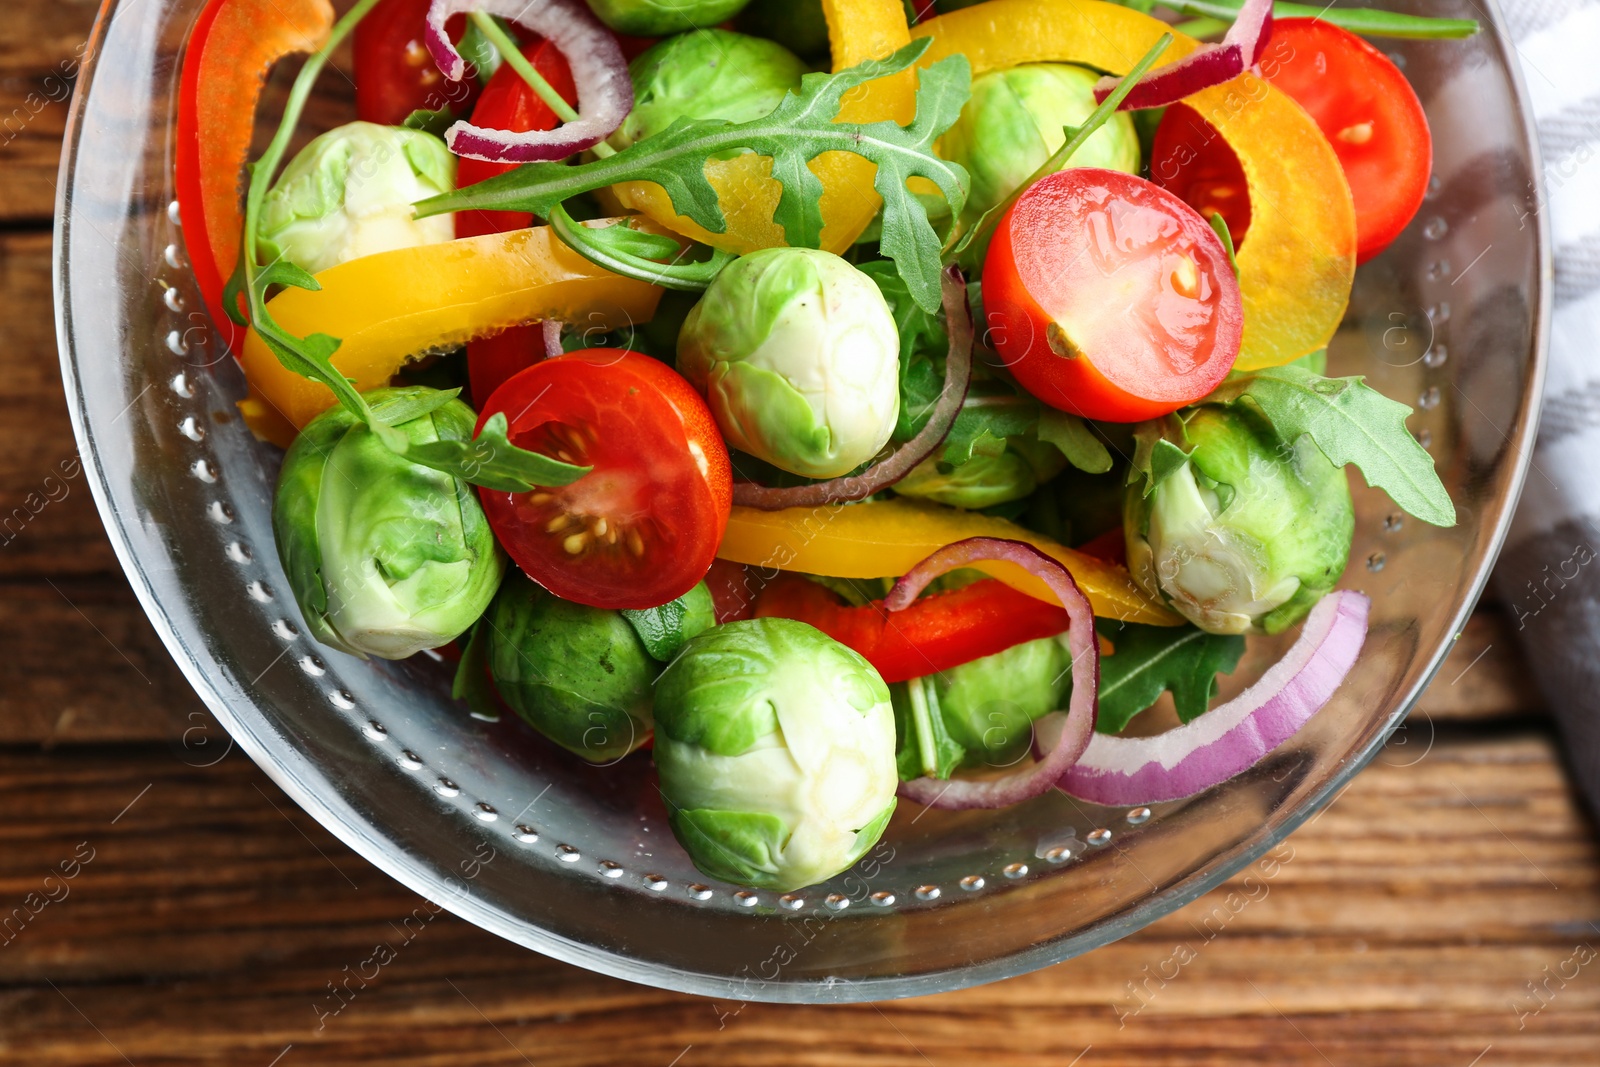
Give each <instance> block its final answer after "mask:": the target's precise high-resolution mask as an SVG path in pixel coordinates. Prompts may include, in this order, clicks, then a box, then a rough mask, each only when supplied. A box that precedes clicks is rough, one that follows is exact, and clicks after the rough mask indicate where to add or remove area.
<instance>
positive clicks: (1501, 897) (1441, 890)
mask: <svg viewBox="0 0 1600 1067" xmlns="http://www.w3.org/2000/svg"><path fill="white" fill-rule="evenodd" d="M1414 758H1415V752H1414V751H1413V752H1411V753H1406V752H1405V751H1404V750H1403V749H1399V750H1393V751H1391V752H1390V753H1388V754H1386V755H1385V757H1384V759H1382V760H1380V761H1379V762H1378V763H1375V764H1374V765H1373V766H1372V767H1371V768H1370V769H1369V770H1367V771H1365V772H1363V773H1362V774H1361V775H1360V776H1358V777H1357V779H1356V780H1355V782H1354V784H1353V785H1352V786H1351V788H1350V789H1349V791H1348V792H1347V793H1345V794H1344V795H1343V796H1342V797H1341V798H1340V799H1339V800H1338V801H1337V802H1336V803H1335V804H1334V805H1333V806H1332V807H1331V808H1329V809H1328V810H1327V812H1326V814H1324V815H1323V816H1321V817H1320V818H1318V819H1316V820H1315V821H1313V822H1311V823H1310V824H1308V825H1307V826H1305V827H1304V828H1302V829H1301V830H1300V831H1299V832H1298V833H1296V834H1295V835H1294V836H1293V837H1292V838H1290V839H1289V841H1288V842H1286V843H1285V844H1284V845H1282V846H1280V848H1279V849H1278V850H1276V853H1275V855H1276V858H1277V861H1276V862H1275V863H1272V864H1270V865H1269V864H1258V865H1257V866H1256V867H1255V868H1253V869H1251V870H1250V871H1248V872H1246V873H1245V874H1243V875H1241V876H1239V877H1236V878H1235V879H1233V880H1232V881H1231V882H1230V883H1229V885H1228V886H1226V887H1224V888H1223V889H1221V890H1218V891H1217V892H1215V893H1212V894H1210V895H1208V896H1207V897H1206V898H1204V899H1202V900H1200V901H1197V902H1196V903H1194V904H1192V905H1190V906H1189V907H1187V908H1185V909H1183V910H1181V911H1180V912H1178V913H1176V914H1175V915H1173V916H1171V917H1169V918H1167V919H1165V920H1162V921H1161V922H1159V923H1157V924H1155V925H1154V926H1152V927H1149V928H1148V929H1146V930H1145V931H1142V932H1141V933H1139V934H1137V935H1135V936H1133V937H1130V938H1128V939H1126V940H1124V941H1122V942H1119V943H1117V944H1115V945H1112V946H1109V947H1107V948H1104V949H1101V950H1099V951H1096V952H1094V953H1091V954H1089V955H1087V956H1084V957H1081V958H1079V959H1077V960H1074V961H1071V962H1069V963H1066V964H1063V965H1061V966H1059V967H1056V968H1052V969H1050V970H1047V971H1044V972H1040V973H1036V974H1033V975H1028V976H1024V977H1021V978H1017V979H1013V980H1011V981H1007V982H1001V983H997V984H994V985H991V986H987V987H984V988H981V989H976V990H968V991H964V992H960V993H952V994H946V995H942V996H937V997H931V998H925V999H920V1000H915V1001H904V1002H896V1003H885V1004H881V1005H876V1006H858V1007H851V1008H827V1009H825V1008H806V1007H790V1006H772V1005H756V1004H752V1005H747V1006H743V1007H740V1006H739V1005H737V1004H733V1003H713V1002H711V1001H707V1000H703V999H698V998H693V997H686V996H680V995H676V994H671V993H664V992H661V991H657V990H651V989H646V988H642V987H637V986H631V985H627V984H624V983H621V982H616V981H612V980H609V979H604V978H600V977H597V976H594V975H590V974H588V973H586V972H582V971H578V970H575V969H572V968H569V967H565V966H563V965H560V964H556V963H554V962H552V961H549V960H545V959H543V958H542V957H539V956H536V955H534V954H531V953H527V952H524V951H522V950H520V949H517V948H515V947H514V946H512V945H510V944H509V943H506V942H502V941H500V940H498V939H496V938H494V937H492V936H490V935H488V934H485V933H483V932H481V931H479V930H477V929H476V928H473V927H471V926H469V925H467V924H465V923H462V922H459V921H457V920H454V919H452V918H450V917H449V916H447V915H440V916H439V917H438V918H436V919H433V920H432V921H431V922H430V923H428V924H427V925H426V927H425V928H424V929H423V931H422V932H421V933H420V934H418V935H416V936H415V938H414V940H413V941H412V942H410V943H404V942H402V941H401V940H400V936H399V935H398V934H397V933H396V927H397V924H398V923H399V922H400V921H401V920H402V919H403V918H404V917H405V916H406V915H408V914H410V913H411V911H412V910H413V909H414V908H417V907H418V906H420V903H421V902H420V901H419V900H417V898H415V897H413V896H412V895H411V894H409V893H408V892H407V891H405V890H403V889H401V888H400V887H399V886H397V885H395V884H394V883H392V882H390V881H389V880H388V879H387V878H385V877H384V876H383V875H381V874H379V873H378V872H376V871H375V870H373V869H371V868H369V867H366V866H365V865H364V864H363V863H362V862H361V861H360V860H358V859H356V858H355V857H353V856H352V855H350V854H349V853H348V852H346V851H345V850H344V849H343V848H342V846H340V845H339V844H338V843H337V842H336V841H335V840H334V839H333V838H332V837H331V836H330V835H328V834H327V833H325V832H324V831H322V830H321V829H320V828H319V827H317V826H316V825H315V824H313V823H312V822H311V821H310V820H309V819H308V818H307V817H306V816H304V815H303V814H301V813H300V812H299V811H298V810H296V809H294V808H293V807H292V805H291V804H290V802H288V801H287V800H286V799H285V798H283V797H282V796H281V795H280V794H278V792H277V791H276V789H275V788H274V787H273V786H272V785H271V784H270V783H268V782H267V781H266V779H265V778H264V776H262V775H261V774H260V773H259V772H257V771H256V770H255V769H254V768H253V767H251V766H250V765H249V764H248V763H246V762H245V761H243V760H241V759H239V758H238V757H237V756H230V757H228V758H227V759H225V760H223V761H222V762H221V763H220V764H218V765H217V766H215V767H212V768H204V769H202V768H193V767H187V766H185V765H183V764H182V763H181V762H179V761H178V760H176V759H174V758H172V757H171V756H170V755H169V754H168V753H167V752H166V751H164V750H155V751H152V750H149V749H143V750H130V749H120V750H112V749H79V750H73V751H70V752H57V753H55V754H51V755H40V754H23V753H15V752H13V753H7V754H0V810H5V811H7V812H8V813H14V814H13V815H12V818H10V819H8V820H6V822H5V823H4V824H0V904H4V905H5V906H6V907H7V908H9V907H10V906H11V904H12V903H15V902H20V901H21V900H23V899H24V898H25V894H27V893H28V892H33V891H38V890H39V888H40V887H41V885H42V882H43V878H44V875H45V873H46V872H47V871H49V870H50V869H52V868H56V867H57V866H58V865H59V864H60V863H62V862H63V861H70V860H71V859H72V858H73V856H74V852H75V850H79V849H81V848H88V849H92V850H93V858H92V859H91V860H90V861H89V862H87V863H86V864H83V865H82V866H81V868H80V869H79V872H78V875H77V877H76V878H74V879H72V880H71V882H70V883H69V884H70V893H69V894H68V895H67V896H65V897H64V898H63V899H61V900H60V901H59V902H57V903H52V904H50V905H48V906H46V907H44V908H43V909H42V910H41V911H40V913H39V915H38V916H37V918H35V919H34V920H33V921H32V922H31V923H29V924H28V925H27V926H26V927H25V928H23V929H22V930H21V932H20V933H18V934H16V935H15V936H14V938H13V940H12V941H11V942H10V943H9V944H7V945H5V946H4V947H0V954H3V956H4V957H5V964H6V966H5V972H4V973H5V974H6V976H7V979H6V980H7V982H8V983H9V984H10V989H9V991H8V992H6V993H4V994H0V1034H3V1035H4V1037H3V1041H4V1042H5V1043H4V1044H3V1045H0V1049H4V1050H5V1051H6V1053H8V1054H10V1055H12V1056H15V1057H17V1058H19V1059H25V1060H26V1061H27V1062H29V1063H33V1064H41V1065H48V1064H73V1065H91V1064H102V1063H103V1064H118V1063H122V1062H124V1061H123V1059H122V1056H123V1055H126V1056H127V1058H128V1060H129V1061H131V1062H133V1063H136V1064H138V1065H140V1067H148V1065H152V1064H169V1063H170V1064H176V1063H194V1062H218V1063H261V1064H266V1063H269V1062H271V1060H272V1059H273V1057H274V1056H277V1055H278V1054H279V1053H281V1052H282V1051H283V1049H284V1048H285V1047H286V1046H289V1045H293V1049H292V1051H291V1053H290V1054H289V1056H292V1057H293V1058H292V1059H290V1058H289V1057H286V1058H285V1060H284V1062H285V1063H291V1062H292V1063H300V1064H311V1063H346V1064H348V1063H353V1062H383V1063H389V1064H418V1065H420V1064H445V1063H450V1064H459V1063H462V1062H470V1063H501V1062H504V1063H513V1064H514V1063H521V1062H524V1057H526V1059H527V1060H528V1061H531V1062H536V1063H539V1064H541V1065H545V1064H601V1063H606V1064H609V1063H641V1064H651V1063H654V1064H663V1065H664V1064H668V1063H671V1062H673V1060H674V1058H675V1057H680V1056H681V1057H682V1058H681V1059H680V1060H679V1061H678V1062H680V1063H682V1064H685V1065H690V1064H719V1063H728V1064H743V1065H751V1064H774V1065H776V1064H785V1065H795V1064H805V1065H811V1064H816V1065H823V1064H840V1065H842V1064H852V1065H860V1064H872V1065H878V1064H912V1063H917V1064H924V1063H927V1062H933V1063H971V1062H979V1061H981V1062H986V1063H987V1062H994V1063H1000V1064H1052V1065H1055V1067H1060V1065H1064V1064H1068V1063H1071V1062H1072V1061H1073V1059H1074V1057H1077V1056H1079V1055H1080V1054H1082V1053H1083V1052H1084V1049H1085V1048H1087V1047H1090V1046H1092V1048H1091V1051H1090V1052H1089V1053H1088V1054H1087V1055H1085V1056H1084V1059H1083V1061H1082V1062H1084V1063H1085V1064H1093V1063H1129V1064H1157V1063H1163V1064H1164V1063H1174V1064H1175V1063H1184V1064H1194V1063H1201V1064H1212V1063H1215V1064H1237V1063H1238V1062H1239V1060H1240V1058H1241V1057H1242V1056H1245V1055H1250V1056H1253V1057H1256V1058H1262V1059H1264V1060H1265V1061H1266V1062H1272V1063H1285V1064H1302V1063H1303V1064H1324V1063H1326V1062H1329V1061H1331V1062H1334V1063H1362V1064H1441V1063H1442V1064H1460V1065H1462V1067H1465V1065H1466V1064H1468V1063H1470V1062H1472V1060H1473V1058H1474V1057H1476V1056H1478V1055H1479V1054H1481V1053H1483V1051H1484V1050H1485V1048H1487V1047H1489V1046H1491V1045H1492V1046H1493V1047H1494V1055H1495V1057H1496V1058H1495V1059H1493V1060H1489V1059H1486V1060H1485V1061H1484V1062H1502V1063H1504V1062H1539V1063H1573V1064H1579V1063H1584V1064H1587V1063H1592V1062H1593V1058H1592V1057H1593V1034H1594V1032H1595V1028H1596V1027H1597V1026H1600V960H1596V959H1593V958H1592V953H1593V952H1594V949H1593V948H1592V947H1591V948H1589V949H1587V952H1588V953H1589V954H1590V955H1585V949H1584V948H1583V946H1594V945H1596V944H1600V926H1596V925H1595V924H1596V923H1597V922H1600V857H1597V856H1596V850H1595V846H1594V840H1593V831H1592V828H1591V827H1589V826H1588V825H1587V824H1586V823H1585V821H1584V820H1583V818H1582V817H1581V816H1580V815H1579V814H1578V812H1577V810H1576V808H1575V807H1574V803H1573V798H1572V796H1571V794H1570V792H1569V790H1568V789H1567V787H1566V785H1565V782H1564V780H1563V777H1562V774H1561V770H1560V768H1559V766H1558V764H1557V763H1556V761H1555V759H1554V751H1553V747H1552V745H1551V743H1550V742H1549V741H1548V740H1547V739H1545V738H1543V737H1542V736H1536V735H1525V736H1521V737H1516V738H1512V739H1508V740H1500V741H1495V742H1482V741H1463V740H1459V739H1454V740H1441V741H1439V742H1438V743H1437V744H1435V745H1434V746H1433V748H1432V749H1431V750H1429V751H1428V753H1427V755H1426V756H1424V757H1423V758H1422V759H1420V760H1417V761H1416V762H1414V763H1412V762H1411V760H1413V759H1414ZM146 786H148V787H149V788H148V790H147V791H146ZM135 798H137V801H136V803H134V804H133V806H132V807H131V808H130V809H129V810H128V811H127V812H126V813H125V814H123V815H122V816H121V818H120V819H118V820H117V821H116V822H115V823H114V824H113V823H112V821H111V820H112V819H113V818H114V817H116V816H117V814H118V813H119V812H120V811H122V809H123V808H124V807H125V806H126V805H128V803H129V802H130V801H134V800H135ZM274 805H276V807H274ZM302 835H303V836H302ZM79 842H86V843H87V844H86V845H83V846H80V845H79ZM80 854H81V855H87V853H80ZM347 878H348V879H349V881H352V882H354V883H355V885H356V886H357V887H359V888H353V887H352V886H351V885H350V884H349V882H347V881H346V879H347ZM380 943H388V944H390V945H397V946H398V947H397V949H396V951H395V959H394V961H393V962H392V963H390V964H388V965H387V966H385V967H383V968H382V969H381V972H380V973H379V974H378V976H377V977H376V978H374V979H372V980H371V981H370V982H369V983H368V985H367V987H366V988H364V989H360V988H358V987H356V986H355V985H352V987H351V988H352V989H354V990H355V993H354V995H353V999H349V1000H348V1002H341V1001H339V1000H335V999H332V998H331V994H330V993H329V991H328V983H329V982H335V983H338V982H340V981H341V980H342V979H343V978H344V977H345V975H346V974H347V973H349V972H347V971H345V968H346V967H350V968H352V969H356V968H358V967H359V965H360V964H361V963H362V961H364V960H367V959H369V958H371V956H372V953H373V950H374V948H375V946H377V945H378V944H380ZM1582 959H1588V960H1589V962H1586V963H1585V962H1577V961H1578V960H1582ZM1547 968H1548V970H1547ZM369 973H370V972H369ZM1563 973H1564V974H1566V975H1567V976H1568V977H1566V978H1564V979H1563V978H1562V977H1561V975H1562V974H1563ZM1552 976H1553V977H1552ZM51 982H53V983H54V984H55V986H56V987H58V988H56V989H53V988H51V985H50V983H51ZM1529 983H1532V984H1533V985H1532V987H1530V985H1529ZM1546 987H1548V988H1546ZM58 990H59V991H58ZM63 994H64V995H63ZM68 998H70V1003H69V1002H68ZM341 1003H343V1007H342V1008H341V1010H339V1011H338V1013H337V1014H336V1015H335V1014H332V1013H331V1012H332V1009H333V1008H335V1007H338V1006H339V1005H340V1004H341ZM319 1009H320V1011H321V1012H323V1013H327V1014H326V1015H325V1016H319ZM80 1011H81V1014H80ZM319 1019H320V1021H321V1023H322V1028H321V1029H320V1030H319V1029H318V1028H317V1027H318V1023H319ZM86 1020H92V1021H93V1026H91V1025H90V1023H89V1022H88V1021H86ZM96 1028H98V1029H96ZM113 1043H114V1045H115V1048H113V1047H112V1045H113ZM690 1046H692V1048H690ZM686 1049H688V1051H685V1050H686ZM119 1050H120V1051H119ZM1324 1057H1326V1059H1324Z"/></svg>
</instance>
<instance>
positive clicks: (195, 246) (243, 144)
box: [173, 0, 333, 352]
mask: <svg viewBox="0 0 1600 1067" xmlns="http://www.w3.org/2000/svg"><path fill="white" fill-rule="evenodd" d="M332 29H333V7H332V5H330V4H329V3H328V0H211V3H209V4H208V5H206V8H205V10H204V11H202V12H201V13H200V18H199V19H198V20H196V22H195V24H194V29H193V31H191V32H190V34H189V43H188V45H187V47H186V48H185V50H184V55H183V73H182V77H181V80H180V82H179V87H178V139H177V143H176V144H175V145H174V149H173V171H174V174H173V183H174V185H175V186H176V187H177V194H178V211H179V213H180V215H181V217H182V219H183V239H184V246H185V248H186V249H187V250H188V253H189V265H190V266H191V267H192V268H193V269H194V277H195V282H196V284H197V285H198V286H199V289H200V296H201V299H202V300H203V301H204V302H205V306H206V310H207V311H209V312H210V313H211V318H212V321H213V322H214V323H215V324H216V327H217V332H218V333H220V334H221V335H222V338H223V340H224V341H225V342H226V343H227V345H228V347H229V348H231V349H232V350H233V351H235V352H237V351H238V350H239V345H240V342H241V341H243V339H244V327H242V326H238V325H236V324H235V323H234V322H233V321H232V320H231V319H229V318H228V316H227V315H226V314H225V313H224V312H223V304H222V287H223V285H224V284H225V283H226V282H227V280H228V277H229V276H230V275H231V274H232V273H233V270H234V267H235V265H236V264H237V263H238V261H239V234H240V232H241V231H242V230H243V228H244V213H243V211H242V210H241V207H240V199H241V198H240V174H241V173H242V171H243V170H244V164H245V160H246V159H247V158H248V155H249V152H250V138H251V136H252V134H253V133H254V131H255V115H256V102H257V100H258V99H259V98H260V96H261V87H262V85H263V83H264V82H265V81H266V77H267V73H268V72H269V71H270V70H271V69H272V65H273V64H274V63H276V62H277V61H278V60H279V59H282V58H283V57H284V56H286V55H289V54H291V53H294V52H315V51H316V50H317V49H319V48H321V47H322V45H323V44H324V42H326V41H327V39H328V33H329V31H331V30H332Z"/></svg>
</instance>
